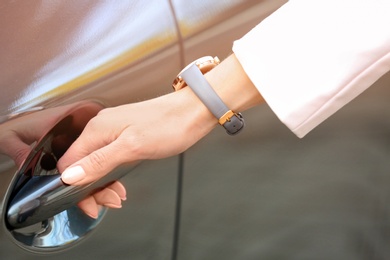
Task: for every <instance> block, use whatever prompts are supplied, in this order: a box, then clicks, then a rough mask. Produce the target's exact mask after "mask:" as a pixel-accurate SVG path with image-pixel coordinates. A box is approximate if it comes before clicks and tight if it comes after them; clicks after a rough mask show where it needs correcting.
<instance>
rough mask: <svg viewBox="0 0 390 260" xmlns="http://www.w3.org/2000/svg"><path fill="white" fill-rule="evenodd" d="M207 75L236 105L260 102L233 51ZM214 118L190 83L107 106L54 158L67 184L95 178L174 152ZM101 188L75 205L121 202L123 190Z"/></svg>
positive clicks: (93, 212) (92, 208) (90, 207)
mask: <svg viewBox="0 0 390 260" xmlns="http://www.w3.org/2000/svg"><path fill="white" fill-rule="evenodd" d="M206 78H207V80H208V81H209V83H210V84H211V86H212V87H213V88H214V90H215V91H216V92H217V94H218V95H219V96H220V97H221V98H222V100H224V101H225V103H226V104H227V106H228V107H229V108H231V109H233V110H235V111H238V112H239V111H242V110H245V109H248V108H250V107H252V106H254V105H257V104H260V103H261V102H263V99H262V97H261V95H260V94H259V92H258V91H257V90H256V88H255V87H254V86H253V84H252V83H251V81H250V80H249V79H248V77H247V75H246V74H245V72H244V71H243V69H242V68H241V65H240V64H239V62H238V61H237V59H236V58H235V56H234V54H233V55H231V56H230V57H229V58H228V59H226V60H225V61H224V62H222V63H221V64H220V65H219V66H217V67H216V68H215V69H213V70H212V71H210V72H209V73H207V75H206ZM217 122H218V120H217V119H216V118H214V117H213V115H212V114H211V113H210V111H208V109H207V108H206V107H205V106H204V105H203V103H202V102H201V101H200V100H199V99H198V98H197V97H196V95H195V94H194V93H193V92H192V90H191V89H190V88H188V87H187V88H184V89H182V90H180V91H177V92H174V93H171V94H167V95H165V96H161V97H158V98H155V99H151V100H147V101H144V102H140V103H134V104H128V105H122V106H118V107H114V108H107V109H104V110H102V111H100V112H99V113H98V115H97V116H96V117H94V118H92V119H91V120H90V121H89V122H88V124H87V125H86V127H85V128H84V131H83V132H82V134H81V135H80V137H79V138H78V139H77V140H76V141H75V142H74V143H73V144H72V145H71V147H70V148H69V149H68V150H67V152H66V153H65V154H64V156H62V158H61V159H60V161H59V163H58V167H59V170H60V171H61V172H63V173H62V180H63V181H64V182H65V183H68V184H71V185H83V184H87V183H90V182H92V181H95V180H97V179H99V178H101V177H102V176H104V175H105V174H107V173H109V172H110V171H112V170H113V169H114V168H116V167H117V166H119V165H123V164H128V163H135V162H137V161H140V160H149V159H161V158H166V157H170V156H173V155H177V154H179V153H181V152H183V151H185V150H186V149H188V148H189V147H190V146H192V145H193V144H195V143H196V142H197V141H198V140H199V139H201V138H203V137H204V136H205V135H206V134H207V133H209V132H210V131H211V130H212V129H213V128H214V127H215V126H216V125H217ZM108 190H109V189H105V190H103V191H101V192H99V193H97V194H95V195H94V196H93V197H90V198H88V200H85V201H84V202H83V204H82V205H80V206H81V207H82V208H83V210H84V211H85V212H88V213H89V215H90V216H97V212H98V207H97V204H98V201H99V200H100V201H102V198H104V200H105V203H104V204H106V205H112V206H115V207H120V202H121V197H122V198H124V197H125V190H124V188H123V186H122V187H120V188H118V187H116V190H115V192H110V191H108Z"/></svg>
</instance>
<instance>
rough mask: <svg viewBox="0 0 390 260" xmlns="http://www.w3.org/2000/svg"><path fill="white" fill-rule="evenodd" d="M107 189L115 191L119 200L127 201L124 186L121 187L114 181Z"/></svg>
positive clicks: (119, 183)
mask: <svg viewBox="0 0 390 260" xmlns="http://www.w3.org/2000/svg"><path fill="white" fill-rule="evenodd" d="M107 189H111V190H113V191H115V192H116V193H117V194H118V196H119V197H120V198H121V200H123V201H125V200H126V199H127V195H126V193H127V192H126V188H125V186H123V184H122V183H121V182H119V181H116V182H114V183H113V184H111V185H110V186H108V187H107Z"/></svg>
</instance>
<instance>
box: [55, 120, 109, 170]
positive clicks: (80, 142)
mask: <svg viewBox="0 0 390 260" xmlns="http://www.w3.org/2000/svg"><path fill="white" fill-rule="evenodd" d="M106 124H107V123H105V125H106ZM100 125H101V123H100V122H99V119H97V118H92V119H91V120H90V121H89V122H88V124H87V125H86V126H85V128H84V130H83V132H82V133H81V135H80V136H79V137H78V138H77V139H76V141H74V142H73V144H72V145H70V147H69V148H68V150H67V151H66V152H65V154H64V155H63V156H62V157H61V158H60V160H59V161H58V164H57V167H58V169H59V170H60V172H62V171H64V170H65V169H66V168H68V167H69V166H70V165H72V164H74V163H75V162H77V161H79V160H80V159H82V158H84V157H86V156H88V155H89V154H91V153H92V152H93V151H95V150H98V149H100V148H102V147H104V146H106V145H108V144H110V143H111V142H113V141H115V139H116V136H115V135H111V133H109V130H105V129H102V127H101V126H100Z"/></svg>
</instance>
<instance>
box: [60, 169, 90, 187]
mask: <svg viewBox="0 0 390 260" xmlns="http://www.w3.org/2000/svg"><path fill="white" fill-rule="evenodd" d="M85 176H86V174H85V171H84V169H83V168H82V167H81V166H74V167H71V168H68V169H66V170H65V171H64V172H63V173H62V175H61V178H62V181H63V182H65V183H67V184H73V183H76V182H78V181H81V180H82V179H84V178H85Z"/></svg>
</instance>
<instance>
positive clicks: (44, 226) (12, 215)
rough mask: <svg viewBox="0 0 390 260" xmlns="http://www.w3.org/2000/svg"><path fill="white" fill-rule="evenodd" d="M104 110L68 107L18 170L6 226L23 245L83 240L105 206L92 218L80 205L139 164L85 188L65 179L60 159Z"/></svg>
mask: <svg viewBox="0 0 390 260" xmlns="http://www.w3.org/2000/svg"><path fill="white" fill-rule="evenodd" d="M102 108H103V107H102V106H100V105H97V104H96V103H91V102H90V103H88V102H87V103H82V104H81V105H76V106H75V107H74V109H71V110H69V111H66V112H65V113H64V114H63V115H62V116H61V117H60V120H59V121H58V122H57V123H56V124H55V125H54V126H53V127H52V128H51V129H50V130H49V131H48V132H47V133H46V134H45V135H44V136H43V137H42V138H41V139H40V141H38V142H37V143H36V144H35V145H34V147H33V148H32V150H31V152H30V153H29V155H28V156H27V158H26V159H25V161H24V163H23V165H21V166H20V167H19V169H18V171H17V173H16V174H15V177H14V179H13V181H12V183H11V185H10V187H9V188H8V192H7V196H6V201H7V204H6V205H7V209H6V213H5V224H6V227H7V229H8V230H9V232H10V233H11V235H12V236H13V237H14V238H15V241H16V242H17V243H19V244H20V245H21V246H22V247H23V248H26V249H28V250H33V251H42V250H43V251H56V250H61V249H63V248H64V247H68V246H71V245H73V244H74V243H73V242H76V241H80V240H81V239H83V238H84V237H85V236H86V235H87V234H89V233H90V231H91V230H92V229H94V228H95V227H96V226H97V224H99V223H100V221H101V220H102V217H103V215H104V213H105V212H106V209H104V208H102V209H101V210H100V211H99V216H98V218H97V219H92V218H90V217H88V216H87V215H86V214H84V213H83V212H82V211H81V210H80V209H78V207H77V206H76V205H77V203H78V202H79V201H81V200H82V199H84V198H85V197H87V196H88V195H90V194H92V193H94V192H96V191H97V190H99V189H102V188H104V187H105V186H107V185H109V184H111V183H112V182H114V181H115V180H118V179H120V178H121V177H122V176H124V175H125V174H127V173H129V172H130V171H131V170H132V169H133V168H135V166H136V165H135V164H133V165H125V166H121V167H118V168H117V169H115V170H113V171H112V172H111V173H109V174H107V175H106V176H105V177H103V178H101V179H99V180H97V181H95V182H93V183H91V184H89V185H84V186H70V185H66V184H64V183H63V182H62V180H61V174H60V173H59V171H58V169H57V161H58V160H59V159H60V158H61V157H62V155H63V154H64V153H65V152H66V150H67V149H68V148H69V146H70V145H71V144H72V143H73V142H74V141H75V140H76V138H77V137H78V136H79V135H80V134H81V132H82V130H83V129H84V127H85V125H86V124H87V122H88V121H89V120H90V119H91V118H92V117H93V116H95V115H96V114H97V113H98V112H99V111H100V110H101V109H102ZM38 113H39V112H38ZM34 118H36V117H34Z"/></svg>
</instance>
